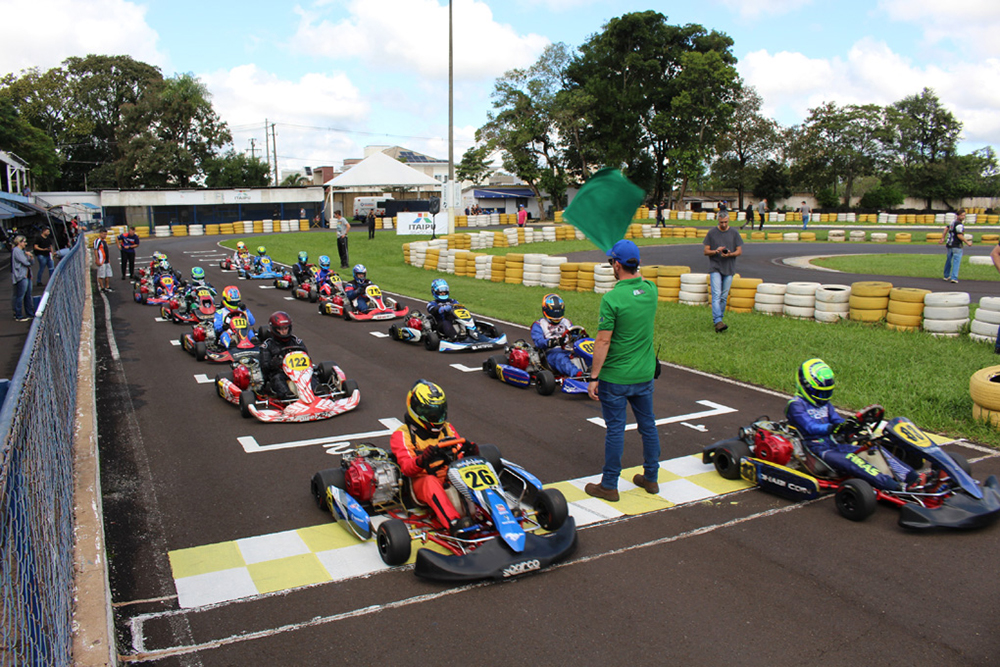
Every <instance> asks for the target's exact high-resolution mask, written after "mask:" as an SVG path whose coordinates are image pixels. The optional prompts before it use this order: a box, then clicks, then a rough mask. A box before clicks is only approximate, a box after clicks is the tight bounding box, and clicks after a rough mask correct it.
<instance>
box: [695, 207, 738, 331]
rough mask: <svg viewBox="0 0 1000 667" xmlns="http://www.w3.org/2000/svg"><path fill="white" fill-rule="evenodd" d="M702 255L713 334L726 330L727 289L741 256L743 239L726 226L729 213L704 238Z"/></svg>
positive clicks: (722, 214)
mask: <svg viewBox="0 0 1000 667" xmlns="http://www.w3.org/2000/svg"><path fill="white" fill-rule="evenodd" d="M704 254H705V256H706V257H708V263H709V267H710V268H709V274H708V278H709V284H710V286H711V290H712V322H714V324H715V331H716V333H722V332H723V331H725V330H726V329H728V328H729V327H728V326H727V325H726V323H725V322H723V321H722V318H723V316H724V315H725V314H726V301H727V300H728V299H729V288H730V287H731V286H732V284H733V274H734V273H735V272H736V258H737V257H739V256H740V255H742V254H743V237H742V236H740V233H739V232H738V231H736V230H735V229H733V228H732V227H730V226H729V212H728V211H723V212H720V214H719V221H718V225H717V226H716V227H714V228H712V229H710V230H708V234H706V235H705V250H704Z"/></svg>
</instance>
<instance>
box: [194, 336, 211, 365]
mask: <svg viewBox="0 0 1000 667" xmlns="http://www.w3.org/2000/svg"><path fill="white" fill-rule="evenodd" d="M207 356H208V345H206V344H205V341H203V340H199V341H197V342H196V343H195V344H194V358H195V359H197V360H198V361H205V357H207Z"/></svg>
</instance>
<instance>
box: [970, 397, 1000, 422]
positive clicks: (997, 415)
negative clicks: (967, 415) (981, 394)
mask: <svg viewBox="0 0 1000 667" xmlns="http://www.w3.org/2000/svg"><path fill="white" fill-rule="evenodd" d="M972 418H973V419H977V420H979V421H984V422H989V423H991V424H993V425H994V426H1000V411H997V410H989V409H987V408H984V407H983V406H981V405H978V404H976V403H973V404H972Z"/></svg>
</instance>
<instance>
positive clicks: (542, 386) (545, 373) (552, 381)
mask: <svg viewBox="0 0 1000 667" xmlns="http://www.w3.org/2000/svg"><path fill="white" fill-rule="evenodd" d="M535 381H536V382H537V384H536V385H535V388H536V389H537V390H538V393H539V394H540V395H541V396H551V395H552V392H554V391H555V390H556V376H555V375H553V374H552V371H550V370H546V369H544V368H543V369H542V370H540V371H538V375H537V376H536V378H535Z"/></svg>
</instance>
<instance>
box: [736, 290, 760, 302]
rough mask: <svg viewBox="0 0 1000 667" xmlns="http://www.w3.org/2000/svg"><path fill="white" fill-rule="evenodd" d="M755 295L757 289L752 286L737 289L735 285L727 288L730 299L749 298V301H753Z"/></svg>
mask: <svg viewBox="0 0 1000 667" xmlns="http://www.w3.org/2000/svg"><path fill="white" fill-rule="evenodd" d="M756 296H757V290H756V289H754V288H750V289H739V288H736V287H732V288H730V289H729V298H730V299H750V300H751V301H753V300H754V297H756Z"/></svg>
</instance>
